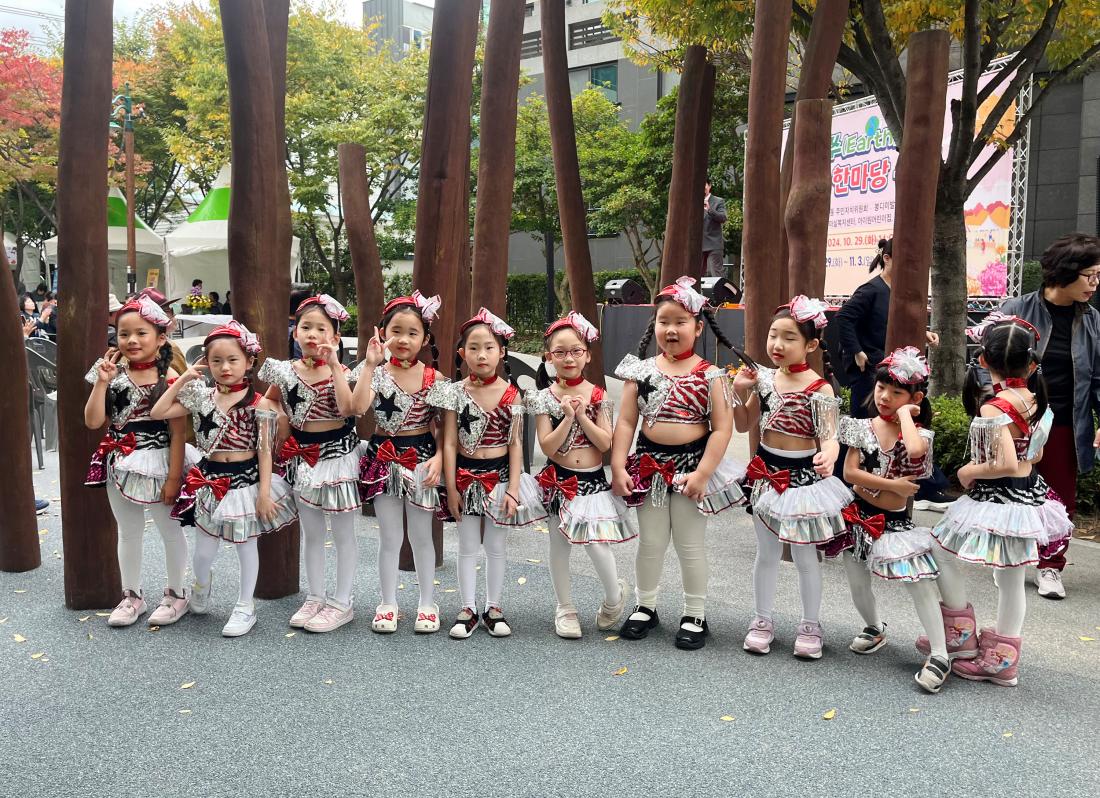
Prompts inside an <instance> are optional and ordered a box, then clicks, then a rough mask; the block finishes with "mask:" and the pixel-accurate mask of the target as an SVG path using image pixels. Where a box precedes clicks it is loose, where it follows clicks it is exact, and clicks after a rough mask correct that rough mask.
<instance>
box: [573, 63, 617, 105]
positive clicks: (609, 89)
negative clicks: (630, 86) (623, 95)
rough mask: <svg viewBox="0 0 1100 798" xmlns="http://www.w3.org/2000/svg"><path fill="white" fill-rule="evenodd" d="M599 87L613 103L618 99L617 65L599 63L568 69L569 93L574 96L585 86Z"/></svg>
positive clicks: (585, 87)
mask: <svg viewBox="0 0 1100 798" xmlns="http://www.w3.org/2000/svg"><path fill="white" fill-rule="evenodd" d="M589 87H591V88H594V89H599V90H600V91H602V92H603V93H604V95H605V96H606V97H607V99H609V100H611V102H613V103H617V102H618V101H619V65H618V64H615V63H613V64H599V65H597V66H593V67H581V68H580V69H571V70H569V93H570V94H571V95H573V96H574V97H575V96H576V95H578V94H580V93H581V92H582V91H584V90H585V89H587V88H589Z"/></svg>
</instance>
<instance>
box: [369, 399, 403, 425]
mask: <svg viewBox="0 0 1100 798" xmlns="http://www.w3.org/2000/svg"><path fill="white" fill-rule="evenodd" d="M374 412H375V413H382V414H384V415H385V416H386V420H387V421H389V420H390V418H391V417H392V416H393V414H394V413H400V412H401V408H399V407H398V406H397V402H396V400H395V399H394V396H393V394H390V395H389V396H386V395H385V394H378V407H376V408H375V410H374Z"/></svg>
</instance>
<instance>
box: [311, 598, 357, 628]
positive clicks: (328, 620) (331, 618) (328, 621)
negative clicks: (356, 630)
mask: <svg viewBox="0 0 1100 798" xmlns="http://www.w3.org/2000/svg"><path fill="white" fill-rule="evenodd" d="M354 617H355V611H354V610H352V608H351V605H350V604H349V605H348V606H346V607H341V606H340V605H339V604H337V603H336V602H335V601H334V600H332V599H329V601H328V602H327V603H326V604H325V606H324V607H322V608H321V611H320V612H319V613H317V614H316V615H314V616H313V617H312V618H310V619H309V620H308V621H307V622H306V625H305V627H304V628H305V630H306V631H307V632H317V633H318V634H320V633H322V632H331V631H333V630H335V629H339V628H340V627H341V626H343V625H344V624H345V623H348V622H349V621H350V620H351V619H352V618H354Z"/></svg>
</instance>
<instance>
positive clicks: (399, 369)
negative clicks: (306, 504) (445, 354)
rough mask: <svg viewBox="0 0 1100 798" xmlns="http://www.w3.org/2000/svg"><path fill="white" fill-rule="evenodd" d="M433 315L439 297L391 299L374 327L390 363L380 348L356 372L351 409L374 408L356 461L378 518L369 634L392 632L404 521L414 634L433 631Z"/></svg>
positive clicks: (436, 464)
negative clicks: (377, 589)
mask: <svg viewBox="0 0 1100 798" xmlns="http://www.w3.org/2000/svg"><path fill="white" fill-rule="evenodd" d="M438 312H439V297H437V296H435V297H431V298H428V297H424V296H422V295H421V294H420V292H419V291H413V293H412V296H401V297H397V299H394V300H392V301H391V302H390V303H389V304H388V305H386V307H385V309H384V310H383V313H382V320H381V321H380V322H379V323H378V326H379V329H381V331H382V332H381V336H380V337H381V338H382V339H384V340H385V344H384V346H385V349H386V350H387V351H388V352H389V360H388V361H387V362H386V363H385V364H384V365H382V356H383V353H382V351H381V349H380V348H379V349H377V350H375V352H373V353H371V352H368V355H367V359H365V360H364V361H363V362H362V363H360V364H359V365H358V366H357V367H356V369H355V371H356V379H357V380H358V382H357V384H356V386H355V394H354V395H355V399H356V402H355V404H356V405H357V406H360V407H361V406H364V405H366V406H372V407H373V408H374V419H375V433H374V436H373V437H372V438H371V439H370V442H369V443H368V444H367V446H366V451H365V453H364V455H363V457H362V459H360V461H359V475H360V493H361V495H362V497H363V500H364V501H369V502H373V503H374V512H375V515H376V516H377V517H378V581H379V583H380V584H381V586H382V603H381V604H379V605H378V608H377V609H376V610H375V613H374V621H372V622H371V629H373V630H374V631H375V632H379V633H381V634H389V633H392V632H395V631H397V618H398V612H399V610H398V606H397V564H398V559H399V555H400V554H401V542H402V540H403V539H404V523H403V519H407V521H408V531H409V543H410V544H411V545H412V552H413V563H414V564H415V565H416V579H417V582H419V583H420V606H419V607H418V608H417V611H416V623H415V625H414V627H413V630H414V631H415V632H418V633H421V634H428V633H431V632H438V631H439V607H438V606H437V605H436V604H435V602H434V590H435V588H434V581H435V544H434V542H433V541H432V516H433V515H434V514H435V513H436V512H437V511H438V509H439V506H440V500H439V492H438V490H437V489H436V487H437V485H438V484H439V474H440V471H441V469H442V464H443V463H442V461H443V454H442V452H441V451H440V449H439V447H438V445H437V444H436V437H437V435H438V425H437V423H436V413H437V411H436V409H435V408H434V407H432V406H431V405H429V404H428V403H427V395H428V391H430V390H431V388H432V386H433V385H436V384H437V383H444V382H446V381H447V380H446V378H445V377H444V376H443V375H442V374H440V373H439V371H438V368H439V351H438V350H437V349H436V346H435V339H434V338H433V337H432V331H431V328H430V326H429V325H430V324H431V322H432V321H433V320H434V319H435V317H436V315H437V314H438ZM425 345H427V346H429V347H431V352H432V365H431V366H426V365H424V364H423V363H421V362H419V360H418V358H419V356H420V351H421V349H422V348H423V347H424V346H425ZM361 394H362V395H364V397H365V398H364V401H363V402H360V400H359V397H360V395H361Z"/></svg>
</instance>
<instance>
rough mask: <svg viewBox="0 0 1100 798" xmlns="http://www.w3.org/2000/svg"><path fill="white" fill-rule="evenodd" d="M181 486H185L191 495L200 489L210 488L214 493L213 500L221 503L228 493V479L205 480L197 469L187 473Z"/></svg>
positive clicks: (203, 475)
mask: <svg viewBox="0 0 1100 798" xmlns="http://www.w3.org/2000/svg"><path fill="white" fill-rule="evenodd" d="M183 484H184V485H186V486H187V490H189V491H190V492H191V493H198V492H199V489H200V488H210V490H212V491H213V492H214V498H215V499H217V500H218V501H221V500H222V497H224V496H225V494H226V493H228V492H229V477H217V478H215V479H207V478H206V475H205V474H203V473H202V472H201V471H199V469H197V468H192V469H191V470H190V471H188V472H187V476H186V477H185V478H184V480H183Z"/></svg>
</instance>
